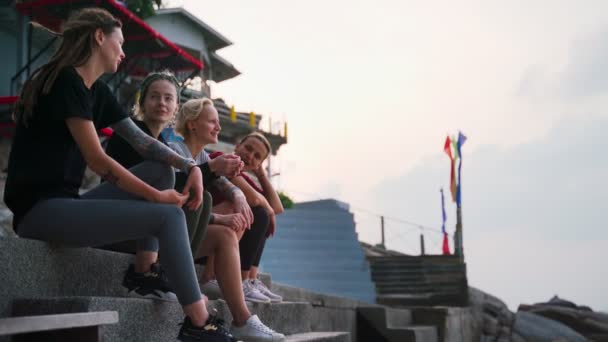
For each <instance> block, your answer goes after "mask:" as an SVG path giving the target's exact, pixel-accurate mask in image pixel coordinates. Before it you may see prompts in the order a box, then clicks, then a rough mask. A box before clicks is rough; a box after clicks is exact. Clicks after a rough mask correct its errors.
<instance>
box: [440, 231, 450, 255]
mask: <svg viewBox="0 0 608 342" xmlns="http://www.w3.org/2000/svg"><path fill="white" fill-rule="evenodd" d="M441 250H442V252H443V255H450V243H449V242H448V233H443V244H442V248H441Z"/></svg>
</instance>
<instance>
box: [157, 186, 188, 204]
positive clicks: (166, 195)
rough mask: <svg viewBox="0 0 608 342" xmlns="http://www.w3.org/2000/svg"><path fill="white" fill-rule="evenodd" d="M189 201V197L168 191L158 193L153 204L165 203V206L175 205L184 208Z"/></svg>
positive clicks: (171, 190)
mask: <svg viewBox="0 0 608 342" xmlns="http://www.w3.org/2000/svg"><path fill="white" fill-rule="evenodd" d="M187 200H188V195H183V194H180V193H179V192H177V191H175V190H173V189H167V190H162V191H158V192H157V193H156V196H155V197H154V199H153V200H152V202H156V203H163V204H175V205H177V206H178V207H180V208H181V207H182V206H183V205H184V203H186V201H187Z"/></svg>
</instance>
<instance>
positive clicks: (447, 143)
mask: <svg viewBox="0 0 608 342" xmlns="http://www.w3.org/2000/svg"><path fill="white" fill-rule="evenodd" d="M452 145H453V144H452V141H451V140H450V136H449V135H448V136H447V137H446V138H445V144H444V145H443V150H444V151H445V153H446V154H447V155H448V157H450V192H451V193H452V202H456V174H455V170H454V164H455V159H454V158H453V157H452ZM454 153H457V151H454Z"/></svg>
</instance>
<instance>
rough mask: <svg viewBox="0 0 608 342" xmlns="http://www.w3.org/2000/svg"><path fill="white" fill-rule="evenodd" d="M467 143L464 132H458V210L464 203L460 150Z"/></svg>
mask: <svg viewBox="0 0 608 342" xmlns="http://www.w3.org/2000/svg"><path fill="white" fill-rule="evenodd" d="M465 141H467V137H466V136H465V135H464V134H462V132H460V131H458V143H457V144H456V149H457V150H458V154H459V155H460V162H459V163H458V187H457V189H456V206H457V207H458V208H460V204H461V203H462V189H461V185H462V184H461V183H460V180H461V178H460V176H461V175H462V152H461V151H460V149H461V148H462V145H464V143H465Z"/></svg>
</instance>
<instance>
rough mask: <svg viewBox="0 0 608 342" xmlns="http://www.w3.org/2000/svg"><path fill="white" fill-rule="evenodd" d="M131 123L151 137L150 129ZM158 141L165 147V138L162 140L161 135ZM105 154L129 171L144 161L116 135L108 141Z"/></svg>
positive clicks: (141, 124)
mask: <svg viewBox="0 0 608 342" xmlns="http://www.w3.org/2000/svg"><path fill="white" fill-rule="evenodd" d="M133 122H135V124H136V125H137V127H139V128H141V130H142V131H144V132H145V133H146V134H147V135H149V136H152V132H150V129H149V128H148V126H147V125H146V124H145V123H144V122H143V121H139V120H133ZM158 141H160V142H162V143H163V144H165V145H167V142H166V141H165V138H163V135H162V134H161V135H159V136H158ZM106 153H107V154H108V155H109V156H110V157H112V158H114V160H116V161H117V162H118V163H119V164H120V165H122V166H124V167H125V168H127V169H130V168H132V167H133V166H135V165H137V164H139V163H142V162H143V161H144V158H143V157H142V156H141V155H140V154H139V153H137V151H135V150H134V149H133V147H131V145H130V144H129V143H128V142H127V141H126V140H125V139H123V138H121V137H120V136H119V135H118V134H113V135H112V137H111V138H110V140H108V146H107V147H106Z"/></svg>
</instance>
